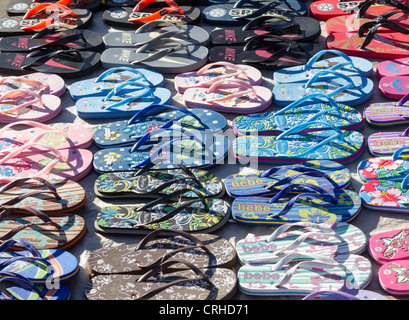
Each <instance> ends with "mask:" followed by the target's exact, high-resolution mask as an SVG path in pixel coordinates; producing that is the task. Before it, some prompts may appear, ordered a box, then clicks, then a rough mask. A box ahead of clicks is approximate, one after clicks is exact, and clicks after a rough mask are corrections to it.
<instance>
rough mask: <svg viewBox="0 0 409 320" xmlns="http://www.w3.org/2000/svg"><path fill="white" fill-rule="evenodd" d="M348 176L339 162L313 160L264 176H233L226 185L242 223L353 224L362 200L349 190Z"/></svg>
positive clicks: (234, 210) (284, 167) (237, 216)
mask: <svg viewBox="0 0 409 320" xmlns="http://www.w3.org/2000/svg"><path fill="white" fill-rule="evenodd" d="M314 166H315V167H314ZM332 177H337V179H335V180H334V178H332ZM348 177H350V173H349V172H348V170H347V169H346V168H345V167H344V166H342V165H340V164H338V163H335V162H331V161H309V162H305V163H304V164H301V165H294V166H281V167H275V168H271V169H270V170H268V171H266V172H264V173H257V174H249V175H246V174H245V175H240V174H238V175H233V176H229V177H227V178H226V181H225V186H226V190H227V193H228V194H229V195H231V196H232V197H234V198H235V200H234V202H233V204H232V217H233V219H235V220H236V221H238V222H242V223H247V224H259V225H263V224H264V225H277V224H288V223H294V222H299V221H310V222H314V221H315V222H328V221H331V222H349V221H351V220H353V219H354V218H355V217H356V216H357V215H358V214H359V212H360V209H361V199H360V197H359V195H358V194H356V193H355V192H353V191H350V190H348V189H345V187H347V186H348V185H349V183H350V179H348ZM336 181H341V182H340V183H337V182H336Z"/></svg>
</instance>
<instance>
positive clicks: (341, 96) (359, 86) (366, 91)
mask: <svg viewBox="0 0 409 320" xmlns="http://www.w3.org/2000/svg"><path fill="white" fill-rule="evenodd" d="M330 75H331V77H329V76H330ZM312 93H322V94H325V95H328V96H330V97H332V98H333V99H334V100H335V101H336V102H339V103H343V104H346V105H349V106H356V105H359V104H361V103H363V102H365V101H366V100H368V99H369V98H370V97H371V96H372V94H373V82H372V80H370V79H369V78H366V77H359V76H353V77H349V76H346V75H344V74H343V73H340V72H338V71H334V70H325V71H320V72H317V73H316V74H315V75H314V76H313V77H311V78H310V79H309V80H308V81H303V82H296V83H280V84H276V85H275V86H274V88H273V99H274V103H275V104H276V105H278V106H286V105H289V104H290V103H292V102H294V101H297V100H298V99H301V98H303V97H305V96H306V95H309V94H312Z"/></svg>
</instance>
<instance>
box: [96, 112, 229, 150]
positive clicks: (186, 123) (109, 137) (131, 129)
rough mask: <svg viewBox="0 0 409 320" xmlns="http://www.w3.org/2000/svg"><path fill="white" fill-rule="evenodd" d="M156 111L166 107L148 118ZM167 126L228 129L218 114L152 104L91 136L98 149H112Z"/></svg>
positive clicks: (101, 127)
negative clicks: (127, 118)
mask: <svg viewBox="0 0 409 320" xmlns="http://www.w3.org/2000/svg"><path fill="white" fill-rule="evenodd" d="M157 108H159V109H161V110H163V109H164V108H165V112H162V113H159V114H155V115H147V114H150V113H152V111H154V109H157ZM169 109H170V110H169ZM170 127H172V128H183V129H185V130H189V131H192V130H193V131H194V130H200V131H206V132H208V133H211V132H213V133H215V132H223V131H224V130H225V129H226V128H227V120H226V118H225V117H224V116H223V115H221V114H220V113H218V112H215V111H211V110H205V109H191V110H189V109H185V108H181V107H175V106H170V105H151V106H147V107H145V108H143V109H141V110H140V111H138V112H137V113H136V114H135V115H134V116H133V117H132V118H131V119H129V120H122V121H116V122H110V123H106V124H101V125H97V126H96V127H95V128H94V130H93V137H94V141H95V144H96V145H97V146H98V147H100V148H112V147H118V146H126V145H133V144H134V143H135V142H137V141H138V139H140V138H142V137H143V136H144V135H145V134H147V133H148V132H150V131H152V130H155V129H159V128H162V129H166V128H170ZM164 137H166V136H164Z"/></svg>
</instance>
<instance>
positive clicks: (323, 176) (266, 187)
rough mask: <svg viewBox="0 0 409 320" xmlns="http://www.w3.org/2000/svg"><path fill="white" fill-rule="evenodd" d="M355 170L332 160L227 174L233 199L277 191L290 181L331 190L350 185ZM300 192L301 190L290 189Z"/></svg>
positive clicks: (270, 194)
mask: <svg viewBox="0 0 409 320" xmlns="http://www.w3.org/2000/svg"><path fill="white" fill-rule="evenodd" d="M351 182H352V176H351V172H350V171H349V170H348V168H346V167H345V166H344V165H342V164H340V163H337V162H334V161H329V160H311V161H305V162H302V163H300V164H294V165H283V166H277V167H272V168H271V169H269V170H267V171H259V172H256V173H253V174H234V175H231V176H228V177H226V179H225V180H224V185H225V188H226V192H227V194H228V195H229V196H230V197H231V198H237V197H251V196H260V197H268V196H272V195H274V194H277V193H278V192H279V191H280V190H281V189H282V188H284V187H285V186H286V185H287V184H289V183H295V184H303V183H309V184H314V185H318V186H320V187H321V188H322V189H324V190H326V191H328V192H330V191H331V190H333V189H335V188H338V189H342V188H348V186H349V185H350V184H351ZM290 191H293V192H294V193H299V191H297V190H290Z"/></svg>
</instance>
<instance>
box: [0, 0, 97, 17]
mask: <svg viewBox="0 0 409 320" xmlns="http://www.w3.org/2000/svg"><path fill="white" fill-rule="evenodd" d="M41 2H51V1H48V0H41V1H36V2H33V1H32V0H11V1H9V2H8V3H7V7H6V12H7V14H8V15H9V16H14V15H22V14H25V13H26V12H27V11H29V10H30V9H31V8H33V7H35V6H36V5H39V4H41ZM54 2H57V3H61V4H63V5H65V6H67V7H68V8H71V9H87V10H90V11H97V10H100V9H101V7H102V3H101V0H91V1H90V0H85V1H84V0H79V1H76V0H60V1H54Z"/></svg>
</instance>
